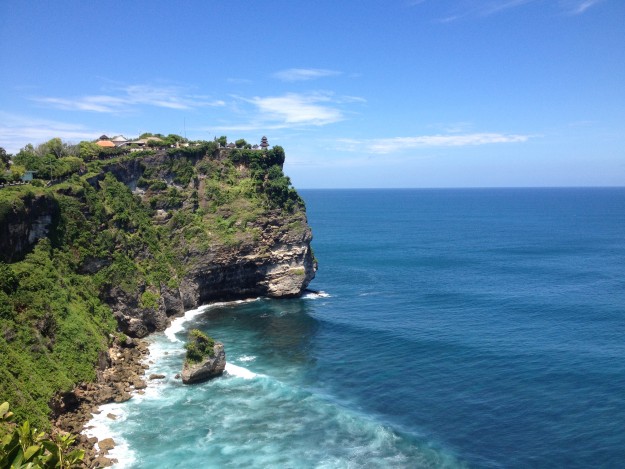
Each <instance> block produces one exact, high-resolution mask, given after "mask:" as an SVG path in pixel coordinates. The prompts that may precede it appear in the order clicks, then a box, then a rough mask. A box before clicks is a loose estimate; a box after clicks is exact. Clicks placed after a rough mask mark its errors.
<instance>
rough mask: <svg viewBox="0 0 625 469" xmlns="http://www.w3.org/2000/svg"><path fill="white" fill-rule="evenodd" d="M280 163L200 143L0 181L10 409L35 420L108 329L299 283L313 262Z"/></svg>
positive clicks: (3, 388) (135, 326)
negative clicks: (38, 179) (54, 180)
mask: <svg viewBox="0 0 625 469" xmlns="http://www.w3.org/2000/svg"><path fill="white" fill-rule="evenodd" d="M283 162H284V151H283V150H282V148H280V147H274V148H272V149H270V150H246V149H233V150H224V149H219V148H218V146H217V145H216V144H214V143H213V142H207V143H206V144H205V145H203V146H201V147H199V148H180V149H161V150H156V151H146V152H141V153H139V154H132V153H130V154H127V155H121V156H117V157H114V158H109V159H107V160H106V161H93V162H90V163H88V164H87V168H86V171H85V172H84V174H83V175H78V174H75V175H73V176H71V177H69V178H67V179H66V180H64V181H63V182H61V183H59V184H56V185H54V186H52V187H49V188H42V187H26V186H24V187H20V188H15V189H12V188H5V189H3V190H2V191H3V192H2V194H0V196H1V197H0V201H1V202H2V205H0V208H1V209H2V212H1V214H0V215H1V216H0V234H1V235H2V236H1V240H0V246H1V247H2V249H1V251H0V252H1V253H2V256H1V257H2V260H3V261H4V262H0V268H1V269H2V271H3V272H4V274H3V279H8V278H11V279H14V280H15V281H11V282H7V281H4V280H0V303H2V305H1V307H0V318H1V323H0V325H1V330H0V357H2V359H0V375H1V377H2V379H1V380H0V393H1V394H2V395H3V396H6V398H7V399H9V400H10V401H11V405H12V407H13V408H15V409H16V411H17V413H18V414H19V413H21V414H22V415H24V416H27V417H30V418H31V420H34V421H35V422H39V424H42V422H44V420H45V416H46V415H47V412H49V410H46V409H48V407H47V405H48V403H49V402H50V401H51V399H52V398H53V396H54V395H55V394H56V393H58V392H66V391H69V390H70V389H71V387H72V386H73V384H75V383H77V382H79V381H93V380H95V379H97V378H98V376H100V375H101V373H102V370H103V369H104V368H106V361H103V360H102V356H103V354H104V353H105V351H106V349H107V347H108V346H109V345H110V344H111V342H112V341H113V340H114V339H120V338H123V336H124V335H127V336H131V337H143V336H145V335H147V334H148V333H150V332H153V331H159V330H163V329H165V328H166V327H167V325H168V323H169V320H170V317H172V316H174V315H178V314H181V313H182V312H183V311H185V310H187V309H190V308H194V307H197V306H199V305H201V304H203V303H207V302H210V301H214V300H222V299H239V298H249V297H254V296H271V297H293V296H298V295H300V294H301V293H302V292H303V291H304V290H305V288H306V287H307V286H308V284H309V283H310V281H311V280H312V278H313V277H314V275H315V270H316V261H315V260H314V256H313V254H312V250H311V248H310V242H311V239H312V234H311V230H310V227H309V226H308V224H307V220H306V213H305V207H304V203H303V201H302V200H301V198H300V197H299V195H298V194H297V192H296V191H295V189H293V187H292V186H291V184H290V180H289V179H288V177H286V176H285V175H284V174H283V172H282V165H283ZM3 282H4V283H3ZM120 340H121V339H120ZM98 364H99V365H98ZM98 366H99V367H100V368H98ZM98 369H99V370H100V371H97V370H98Z"/></svg>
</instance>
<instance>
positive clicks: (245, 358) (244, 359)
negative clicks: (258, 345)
mask: <svg viewBox="0 0 625 469" xmlns="http://www.w3.org/2000/svg"><path fill="white" fill-rule="evenodd" d="M254 360H256V356H255V355H243V356H242V357H241V358H239V359H238V361H240V362H252V361H254Z"/></svg>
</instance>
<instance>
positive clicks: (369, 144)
mask: <svg viewBox="0 0 625 469" xmlns="http://www.w3.org/2000/svg"><path fill="white" fill-rule="evenodd" d="M529 138H530V136H529V135H515V134H500V133H471V134H461V135H440V134H439V135H420V136H416V137H391V138H377V139H366V140H357V139H340V140H339V141H338V143H339V147H340V149H341V150H343V151H360V152H365V153H377V154H387V153H393V152H397V151H402V150H410V149H413V148H423V147H463V146H475V145H488V144H494V143H521V142H525V141H527V140H528V139H529Z"/></svg>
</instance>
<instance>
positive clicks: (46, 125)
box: [0, 111, 98, 153]
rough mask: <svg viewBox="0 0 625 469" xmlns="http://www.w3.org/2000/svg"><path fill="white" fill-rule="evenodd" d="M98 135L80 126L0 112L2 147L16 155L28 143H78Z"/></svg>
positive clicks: (0, 142)
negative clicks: (52, 140) (62, 141)
mask: <svg viewBox="0 0 625 469" xmlns="http://www.w3.org/2000/svg"><path fill="white" fill-rule="evenodd" d="M97 136H98V134H97V133H96V132H95V131H93V130H90V129H88V128H86V127H84V126H83V125H80V124H70V123H66V122H59V121H54V120H46V119H36V118H30V117H25V116H19V115H15V114H9V113H6V112H1V111H0V146H2V147H4V148H5V149H6V150H7V152H9V153H15V152H17V151H19V149H20V148H22V147H23V146H24V145H25V144H27V143H33V144H36V143H40V142H44V141H47V140H50V139H51V138H55V137H59V138H61V139H62V140H66V141H73V142H77V141H80V140H92V139H94V138H96V137H97Z"/></svg>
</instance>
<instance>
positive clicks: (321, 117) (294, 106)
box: [249, 93, 343, 126]
mask: <svg viewBox="0 0 625 469" xmlns="http://www.w3.org/2000/svg"><path fill="white" fill-rule="evenodd" d="M249 101H250V102H251V103H252V104H254V105H255V106H256V107H257V108H258V111H259V112H260V113H261V114H264V115H266V116H267V117H268V118H269V119H271V120H275V121H282V122H284V123H285V124H291V125H292V124H295V125H315V126H319V125H326V124H332V123H334V122H338V121H341V120H343V113H342V112H341V111H340V110H339V109H338V108H336V107H333V106H331V105H330V103H331V102H332V99H331V98H330V97H329V96H328V95H326V94H319V93H315V94H308V95H306V94H296V93H287V94H285V95H283V96H268V97H265V98H260V97H254V98H252V99H251V100H249Z"/></svg>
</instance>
